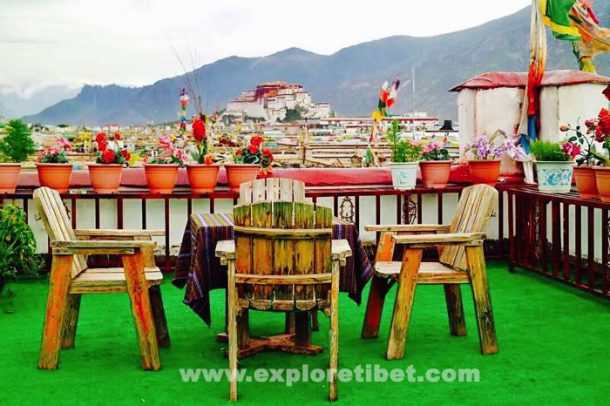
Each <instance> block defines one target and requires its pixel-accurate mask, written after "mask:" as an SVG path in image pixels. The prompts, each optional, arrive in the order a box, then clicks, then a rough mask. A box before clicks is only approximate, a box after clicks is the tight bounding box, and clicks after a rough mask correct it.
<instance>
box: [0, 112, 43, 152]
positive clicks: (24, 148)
mask: <svg viewBox="0 0 610 406" xmlns="http://www.w3.org/2000/svg"><path fill="white" fill-rule="evenodd" d="M5 130H6V133H7V134H6V136H5V137H4V138H2V139H1V140H0V162H24V161H27V159H28V157H29V156H30V155H31V154H33V153H34V151H36V147H35V146H34V141H33V140H32V132H31V131H30V129H29V128H28V126H27V124H25V123H24V122H23V121H21V120H11V121H9V122H8V123H7V124H6V126H5Z"/></svg>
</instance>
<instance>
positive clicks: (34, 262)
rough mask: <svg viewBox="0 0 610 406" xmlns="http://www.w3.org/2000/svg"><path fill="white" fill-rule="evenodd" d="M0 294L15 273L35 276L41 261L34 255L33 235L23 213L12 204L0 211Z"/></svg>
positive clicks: (34, 242)
mask: <svg viewBox="0 0 610 406" xmlns="http://www.w3.org/2000/svg"><path fill="white" fill-rule="evenodd" d="M0 241H2V244H0V293H1V292H2V290H3V289H4V286H5V284H6V281H7V280H8V279H11V278H14V277H15V276H16V275H17V273H18V272H19V273H23V274H26V275H33V274H36V273H37V272H38V271H39V270H40V268H41V265H42V263H41V261H40V259H39V257H38V256H37V255H36V240H35V239H34V233H33V232H32V229H31V228H30V226H29V225H28V223H27V221H26V215H25V212H24V211H23V210H22V209H21V208H19V207H17V206H15V205H12V204H9V205H6V206H4V207H3V208H1V209H0Z"/></svg>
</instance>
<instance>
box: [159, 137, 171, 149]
mask: <svg viewBox="0 0 610 406" xmlns="http://www.w3.org/2000/svg"><path fill="white" fill-rule="evenodd" d="M159 143H160V144H161V145H163V146H164V147H167V146H169V145H172V141H171V140H170V139H169V135H167V134H166V135H164V136H162V137H161V138H159Z"/></svg>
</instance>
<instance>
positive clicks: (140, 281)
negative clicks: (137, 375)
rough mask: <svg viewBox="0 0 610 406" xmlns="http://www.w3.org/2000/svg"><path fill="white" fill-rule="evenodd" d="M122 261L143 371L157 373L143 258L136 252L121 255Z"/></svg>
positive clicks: (156, 354) (152, 324)
mask: <svg viewBox="0 0 610 406" xmlns="http://www.w3.org/2000/svg"><path fill="white" fill-rule="evenodd" d="M122 259H123V267H124V269H125V280H126V282H127V292H128V293H129V300H130V301H131V312H132V314H133V319H134V324H135V327H136V332H137V335H138V344H139V345H140V354H141V355H142V366H143V368H144V369H145V370H152V371H158V370H159V369H160V368H161V363H160V362H159V347H158V344H157V333H156V330H155V322H154V320H153V316H152V309H151V303H150V296H149V295H148V287H147V283H146V276H145V275H144V256H143V255H142V252H141V251H138V252H136V253H135V254H133V255H123V256H122Z"/></svg>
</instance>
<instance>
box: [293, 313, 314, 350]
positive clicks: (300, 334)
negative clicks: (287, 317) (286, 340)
mask: <svg viewBox="0 0 610 406" xmlns="http://www.w3.org/2000/svg"><path fill="white" fill-rule="evenodd" d="M294 317H295V327H296V331H295V337H294V342H295V344H296V345H297V346H299V347H309V346H310V345H311V322H310V317H311V316H310V312H308V311H307V312H295V314H294Z"/></svg>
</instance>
